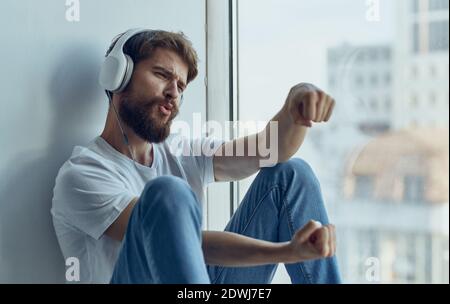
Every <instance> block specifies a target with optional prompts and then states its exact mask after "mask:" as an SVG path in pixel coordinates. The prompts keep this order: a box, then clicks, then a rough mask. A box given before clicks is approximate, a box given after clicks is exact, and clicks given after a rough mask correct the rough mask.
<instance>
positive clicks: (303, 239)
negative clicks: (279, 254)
mask: <svg viewBox="0 0 450 304" xmlns="http://www.w3.org/2000/svg"><path fill="white" fill-rule="evenodd" d="M286 248H287V253H288V254H287V263H297V262H302V261H306V260H315V259H321V258H327V257H332V256H333V255H334V254H335V253H336V231H335V227H334V225H331V224H330V225H324V226H322V224H320V223H319V222H316V221H312V220H311V221H309V222H308V223H307V224H306V225H305V226H303V228H301V229H299V230H297V232H296V233H295V234H294V236H293V237H292V240H291V241H290V242H289V243H288V245H287V247H286Z"/></svg>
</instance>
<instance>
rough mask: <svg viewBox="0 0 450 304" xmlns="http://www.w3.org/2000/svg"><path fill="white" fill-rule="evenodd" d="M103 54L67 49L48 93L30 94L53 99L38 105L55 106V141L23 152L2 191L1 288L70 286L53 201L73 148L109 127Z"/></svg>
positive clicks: (13, 162)
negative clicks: (101, 69)
mask: <svg viewBox="0 0 450 304" xmlns="http://www.w3.org/2000/svg"><path fill="white" fill-rule="evenodd" d="M97 55H98V52H96V49H95V48H94V47H92V46H89V45H84V46H80V45H77V46H72V47H69V48H67V49H66V50H65V51H63V52H61V58H60V59H59V60H56V61H55V62H56V64H55V68H54V72H53V73H52V74H51V79H50V83H49V86H48V92H29V95H30V97H29V98H36V97H35V96H48V98H50V100H49V101H46V100H42V101H39V102H38V103H37V104H39V103H45V102H49V104H50V107H49V108H50V109H51V111H53V117H52V120H51V121H49V122H48V123H47V125H48V126H49V127H50V129H49V130H48V132H49V133H50V136H48V137H45V136H44V138H49V143H48V145H47V149H45V150H44V151H39V150H37V151H36V150H34V151H33V150H31V151H21V152H20V153H18V154H17V156H16V158H15V159H12V160H11V161H9V163H10V164H11V166H10V167H9V168H6V169H5V171H4V172H6V173H7V174H8V175H7V177H6V183H5V185H3V187H2V188H0V202H2V210H1V212H0V244H1V246H0V283H60V282H61V283H62V282H65V277H64V274H65V264H64V259H63V257H62V254H61V251H60V249H59V245H58V242H57V239H56V235H55V232H54V229H53V223H52V219H51V215H50V208H51V200H52V197H53V187H54V181H55V177H56V175H57V173H58V170H59V168H60V167H61V165H62V164H63V163H64V161H65V160H66V159H67V158H68V157H69V156H70V154H71V151H72V148H73V146H75V145H78V144H86V143H87V142H88V141H89V140H90V139H91V138H92V137H93V136H94V135H95V132H97V131H98V130H95V127H94V126H98V125H99V124H100V123H103V117H102V116H101V115H99V113H101V114H104V115H106V110H105V111H104V112H103V113H102V112H101V110H100V108H99V105H102V104H101V102H100V100H103V99H105V97H102V96H101V93H102V92H101V91H100V90H99V87H98V85H97V75H98V70H99V67H100V62H99V58H98V56H97ZM24 76H26V75H24ZM28 81H29V82H32V81H33V79H31V78H30V79H29V80H28ZM44 90H45V88H44ZM36 93H40V94H36ZM46 93H48V94H46ZM105 107H106V102H105ZM24 124H26V122H24ZM30 127H32V126H30ZM18 140H26V138H23V139H20V138H19V139H18Z"/></svg>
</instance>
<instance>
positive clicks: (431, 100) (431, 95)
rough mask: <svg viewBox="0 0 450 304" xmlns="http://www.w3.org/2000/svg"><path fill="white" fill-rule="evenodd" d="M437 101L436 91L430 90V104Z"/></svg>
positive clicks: (434, 103)
mask: <svg viewBox="0 0 450 304" xmlns="http://www.w3.org/2000/svg"><path fill="white" fill-rule="evenodd" d="M436 103H437V96H436V93H434V92H431V93H430V106H435V105H436Z"/></svg>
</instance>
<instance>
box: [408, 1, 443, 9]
mask: <svg viewBox="0 0 450 304" xmlns="http://www.w3.org/2000/svg"><path fill="white" fill-rule="evenodd" d="M415 1H417V0H415ZM429 9H430V11H445V10H447V11H448V0H429Z"/></svg>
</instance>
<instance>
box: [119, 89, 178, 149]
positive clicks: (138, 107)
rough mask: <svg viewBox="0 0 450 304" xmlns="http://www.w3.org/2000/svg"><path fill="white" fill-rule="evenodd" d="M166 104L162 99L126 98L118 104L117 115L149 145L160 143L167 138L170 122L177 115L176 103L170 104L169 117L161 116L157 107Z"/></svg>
mask: <svg viewBox="0 0 450 304" xmlns="http://www.w3.org/2000/svg"><path fill="white" fill-rule="evenodd" d="M167 103H168V101H166V100H165V99H162V98H156V97H155V98H152V99H148V100H138V99H135V98H133V97H129V96H127V97H125V98H124V99H122V102H121V103H120V107H119V114H120V117H121V119H122V121H123V122H124V123H125V124H127V125H128V127H130V128H131V129H132V130H133V131H134V132H135V133H136V134H137V135H138V136H139V137H140V138H142V139H144V140H146V141H148V142H151V143H160V142H163V141H164V140H165V139H166V138H167V137H168V136H169V134H170V126H171V125H172V120H173V119H174V118H175V117H176V116H177V115H178V107H177V105H176V103H172V105H173V108H172V113H171V114H170V117H168V118H166V116H163V115H162V113H161V112H160V110H159V106H160V105H164V104H167Z"/></svg>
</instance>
